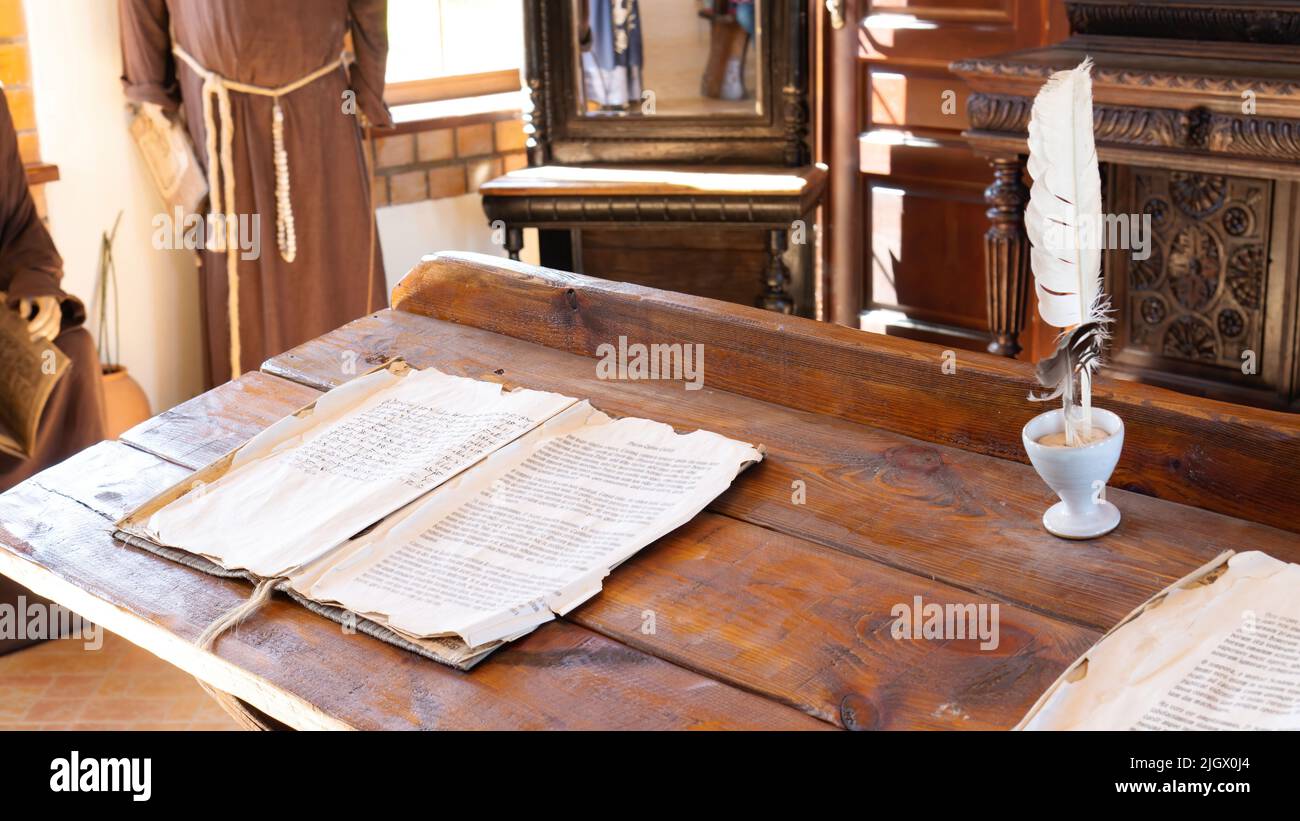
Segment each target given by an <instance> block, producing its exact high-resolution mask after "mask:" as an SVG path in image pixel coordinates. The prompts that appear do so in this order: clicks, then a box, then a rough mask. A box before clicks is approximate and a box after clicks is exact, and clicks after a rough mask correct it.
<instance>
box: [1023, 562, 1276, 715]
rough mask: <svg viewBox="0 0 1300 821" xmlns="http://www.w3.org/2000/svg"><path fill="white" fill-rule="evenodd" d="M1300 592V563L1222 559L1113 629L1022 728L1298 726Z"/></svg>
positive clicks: (1044, 698) (1050, 693)
mask: <svg viewBox="0 0 1300 821" xmlns="http://www.w3.org/2000/svg"><path fill="white" fill-rule="evenodd" d="M1298 594H1300V565H1294V564H1288V563H1286V562H1282V561H1278V560H1277V559H1274V558H1272V557H1271V556H1268V555H1266V554H1264V553H1260V552H1258V551H1252V552H1249V553H1238V554H1235V555H1233V556H1231V557H1230V558H1228V559H1226V560H1216V562H1214V563H1211V565H1210V566H1207V567H1206V568H1202V570H1201V571H1198V572H1197V573H1194V574H1192V576H1189V577H1188V578H1186V579H1184V580H1183V581H1181V582H1179V583H1178V584H1176V585H1174V586H1173V587H1171V588H1170V589H1168V590H1166V591H1165V592H1164V593H1162V594H1160V595H1158V596H1156V597H1155V598H1153V599H1152V600H1151V601H1150V602H1148V603H1147V604H1145V605H1144V606H1143V607H1142V608H1140V609H1139V611H1138V612H1137V613H1136V614H1135V615H1134V616H1130V617H1129V618H1128V619H1127V620H1126V621H1125V622H1122V623H1121V624H1120V626H1119V627H1117V628H1116V629H1114V630H1112V631H1111V632H1110V633H1108V634H1107V635H1106V636H1105V637H1104V638H1103V639H1102V640H1101V641H1100V642H1098V643H1097V645H1096V646H1094V647H1093V648H1092V649H1091V650H1089V651H1088V653H1087V654H1086V655H1085V656H1084V657H1083V658H1082V659H1080V660H1079V661H1078V662H1075V664H1074V665H1073V666H1071V668H1070V669H1069V670H1067V671H1066V673H1065V675H1063V676H1062V677H1061V679H1060V680H1058V681H1057V683H1056V684H1054V685H1053V686H1052V688H1051V689H1049V690H1048V691H1047V693H1046V694H1045V695H1044V696H1043V698H1042V699H1040V700H1039V702H1038V704H1036V705H1035V706H1034V708H1033V709H1032V710H1031V711H1030V712H1029V715H1027V716H1026V717H1025V719H1024V720H1023V721H1022V722H1021V724H1020V728H1022V729H1028V730H1074V729H1086V730H1128V729H1131V730H1184V729H1186V730H1191V729H1198V730H1199V729H1208V730H1220V729H1224V730H1281V729H1289V730H1296V729H1300V595H1298Z"/></svg>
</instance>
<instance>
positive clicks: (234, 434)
mask: <svg viewBox="0 0 1300 821" xmlns="http://www.w3.org/2000/svg"><path fill="white" fill-rule="evenodd" d="M319 395H320V393H319V392H318V391H315V390H312V389H311V388H308V387H305V386H297V387H296V388H294V387H289V386H287V385H285V384H284V381H283V380H279V379H274V378H272V377H269V376H267V375H266V374H264V373H261V372H258V371H253V372H250V373H246V374H244V375H243V376H241V377H239V378H238V379H236V380H234V381H232V382H226V383H225V384H223V385H221V386H219V387H218V388H216V389H215V390H210V391H208V392H207V393H202V394H199V395H198V396H196V397H194V398H193V399H190V400H189V401H187V402H182V403H181V404H179V405H177V406H175V407H173V408H172V409H171V410H166V411H163V412H162V413H160V414H158V415H157V416H155V417H153V418H152V419H146V420H145V421H143V422H141V423H140V424H138V425H136V426H135V427H133V428H131V429H130V430H128V431H126V432H125V433H123V434H122V435H121V436H120V437H119V438H120V439H121V440H123V441H130V443H131V444H132V445H135V446H136V447H138V448H140V449H142V450H147V451H149V452H150V453H159V454H161V453H164V452H165V453H166V454H168V456H167V457H165V458H169V459H171V460H172V461H176V462H180V463H182V464H199V465H206V464H208V463H209V462H213V461H215V460H216V459H218V458H219V457H221V456H224V455H225V454H227V453H229V452H230V451H232V450H234V449H235V448H236V447H238V446H239V445H242V444H243V443H244V442H245V441H246V440H247V439H248V431H249V430H250V429H253V430H261V429H262V428H265V427H267V426H268V425H270V424H271V423H272V422H274V421H275V420H277V419H279V418H281V417H283V416H285V415H286V414H288V413H292V412H293V411H294V410H297V408H300V407H302V406H304V405H308V404H310V403H311V402H313V401H315V399H316V397H317V396H319ZM295 403H296V405H297V407H295V408H292V409H290V410H288V411H286V410H285V408H286V406H288V405H294V404H295ZM250 426H252V427H251V428H250Z"/></svg>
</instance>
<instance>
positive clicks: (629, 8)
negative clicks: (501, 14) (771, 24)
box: [570, 0, 765, 117]
mask: <svg viewBox="0 0 1300 821" xmlns="http://www.w3.org/2000/svg"><path fill="white" fill-rule="evenodd" d="M570 2H572V3H573V5H574V9H573V14H572V16H571V18H570V19H571V20H572V21H573V32H572V36H573V43H574V48H573V54H574V55H575V57H576V63H577V64H576V65H575V66H574V70H573V77H574V80H575V85H576V86H577V87H576V88H575V89H574V99H575V100H576V101H577V103H578V114H579V115H580V116H584V117H648V116H654V117H716V116H722V117H754V116H755V115H762V114H763V102H762V101H763V92H764V89H763V88H762V84H763V82H764V80H765V78H764V76H763V75H764V73H765V72H763V71H760V70H759V67H760V66H763V65H764V62H763V60H764V55H763V53H762V51H763V47H764V42H763V41H764V36H763V31H762V28H763V27H762V23H761V21H762V19H763V18H762V14H761V8H760V7H759V4H760V3H761V2H763V0H570Z"/></svg>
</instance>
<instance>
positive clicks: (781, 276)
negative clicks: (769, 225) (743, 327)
mask: <svg viewBox="0 0 1300 821" xmlns="http://www.w3.org/2000/svg"><path fill="white" fill-rule="evenodd" d="M767 237H768V239H767V265H766V266H765V267H764V269H763V296H762V297H760V298H759V300H758V307H760V308H766V309H767V310H769V311H776V312H778V313H782V314H789V313H794V300H793V299H791V298H790V292H789V291H788V290H787V286H788V285H789V283H790V269H789V268H787V267H786V264H785V256H784V255H785V249H786V248H787V247H788V244H789V235H788V234H786V229H784V228H773V229H772V230H770V231H768V234H767Z"/></svg>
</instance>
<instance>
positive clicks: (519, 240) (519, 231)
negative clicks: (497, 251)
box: [506, 225, 524, 262]
mask: <svg viewBox="0 0 1300 821" xmlns="http://www.w3.org/2000/svg"><path fill="white" fill-rule="evenodd" d="M522 250H524V229H523V228H522V227H521V226H518V225H507V226H506V253H507V254H509V255H510V258H511V259H513V260H515V261H516V262H517V261H518V260H519V252H520V251H522Z"/></svg>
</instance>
